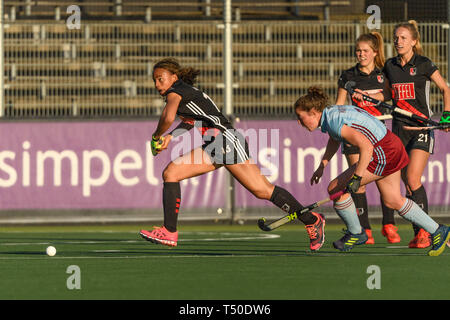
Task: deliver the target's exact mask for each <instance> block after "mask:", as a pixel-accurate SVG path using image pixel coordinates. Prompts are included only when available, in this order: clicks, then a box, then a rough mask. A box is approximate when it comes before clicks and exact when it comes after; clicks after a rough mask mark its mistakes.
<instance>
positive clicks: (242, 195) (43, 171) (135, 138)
mask: <svg viewBox="0 0 450 320" xmlns="http://www.w3.org/2000/svg"><path fill="white" fill-rule="evenodd" d="M156 124H157V122H156V121H128V122H127V121H104V122H101V121H98V122H94V121H88V122H70V121H69V122H3V123H2V125H1V126H0V195H1V196H0V209H61V208H66V209H83V208H86V209H100V208H105V209H108V208H111V209H112V208H114V209H127V208H136V209H139V208H160V207H161V200H162V178H161V177H162V172H163V170H164V168H165V166H166V165H167V164H168V163H169V161H170V160H172V159H175V158H176V157H177V156H178V155H181V154H183V153H186V152H188V151H189V150H191V149H192V148H193V147H196V146H198V145H200V144H201V137H200V134H199V133H198V131H197V130H195V129H194V130H192V131H190V134H185V135H183V136H180V137H177V138H174V139H173V140H172V142H171V145H170V147H169V149H168V150H166V151H164V152H162V153H161V154H160V155H158V156H157V157H153V156H152V154H151V150H150V145H149V142H148V140H149V138H150V136H151V133H152V132H153V131H154V129H155V126H156ZM236 128H238V129H240V130H241V131H242V132H243V133H244V135H245V136H246V137H247V140H248V141H249V144H250V149H251V154H252V157H253V159H254V161H255V162H256V163H257V164H258V166H259V167H260V168H261V171H262V173H263V174H264V175H266V176H267V178H268V179H269V180H270V181H271V182H272V183H274V184H277V185H280V186H283V187H285V188H286V189H288V190H289V191H291V192H292V193H293V194H294V195H295V196H296V197H297V198H298V199H299V201H300V202H302V203H305V204H306V203H312V202H315V201H317V200H320V199H322V198H324V197H326V187H327V184H328V182H329V181H330V179H332V178H333V177H335V176H336V175H337V174H339V173H340V172H342V170H344V169H345V168H346V163H345V161H344V158H343V156H342V154H341V153H340V152H339V153H338V154H337V156H335V158H334V159H333V161H332V162H331V163H330V165H329V167H328V168H327V169H326V171H325V173H324V177H323V181H322V182H321V183H320V184H318V185H314V186H311V185H310V184H309V180H310V178H311V175H312V173H313V171H314V169H315V167H316V166H317V164H318V162H319V161H320V158H321V156H322V154H323V152H324V149H325V145H326V141H327V136H326V135H325V134H323V133H321V132H320V131H316V132H314V133H312V134H310V133H309V132H307V131H306V130H304V129H303V128H301V127H300V126H299V125H298V124H297V122H296V121H294V120H273V121H269V120H264V121H263V120H261V121H251V120H248V121H240V122H238V123H236ZM448 135H449V134H445V133H443V132H436V146H435V154H434V155H432V157H431V158H430V161H429V163H428V166H427V168H426V169H425V173H424V177H423V182H424V185H425V188H426V189H427V192H428V196H429V202H430V205H442V206H448V205H450V143H448V137H449V136H448ZM225 174H228V173H227V171H226V170H225V169H224V168H221V169H219V170H217V171H215V172H211V173H208V174H205V175H203V176H201V177H196V178H192V179H189V180H186V181H183V182H182V183H181V188H182V205H183V207H185V208H220V207H223V206H224V203H225V183H226V182H225ZM235 185H236V189H235V192H236V206H237V207H244V208H245V207H264V206H270V205H271V204H270V203H268V201H261V200H258V199H256V198H255V197H253V195H251V194H250V193H249V192H248V191H247V190H245V189H244V188H243V187H242V186H240V185H239V184H238V183H237V182H236V184H235ZM368 190H369V191H368V200H369V204H370V205H377V204H379V195H378V192H377V191H376V189H375V187H374V186H369V189H368Z"/></svg>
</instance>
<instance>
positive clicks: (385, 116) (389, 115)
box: [375, 114, 394, 120]
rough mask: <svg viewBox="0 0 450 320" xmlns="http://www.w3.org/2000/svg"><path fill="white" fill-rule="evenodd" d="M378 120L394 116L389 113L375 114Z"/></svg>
mask: <svg viewBox="0 0 450 320" xmlns="http://www.w3.org/2000/svg"><path fill="white" fill-rule="evenodd" d="M375 118H377V119H378V120H389V119H392V118H394V117H393V116H392V115H391V114H382V115H381V116H375Z"/></svg>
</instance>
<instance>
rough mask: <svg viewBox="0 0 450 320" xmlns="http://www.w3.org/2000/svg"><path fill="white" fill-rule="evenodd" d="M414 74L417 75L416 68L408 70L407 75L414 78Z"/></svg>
mask: <svg viewBox="0 0 450 320" xmlns="http://www.w3.org/2000/svg"><path fill="white" fill-rule="evenodd" d="M416 73H417V68H416V67H412V68H409V74H410V75H412V76H415V75H416Z"/></svg>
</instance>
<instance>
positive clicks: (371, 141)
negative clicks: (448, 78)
mask: <svg viewBox="0 0 450 320" xmlns="http://www.w3.org/2000/svg"><path fill="white" fill-rule="evenodd" d="M327 104H328V97H327V96H326V94H325V93H324V92H323V91H322V89H320V88H317V87H310V88H309V89H308V93H307V94H306V95H304V96H302V97H300V98H299V99H298V100H297V101H296V103H295V105H294V106H295V113H296V115H297V118H298V122H299V124H301V125H302V126H303V127H305V128H306V129H308V130H309V131H313V130H315V129H317V128H319V127H320V129H321V131H322V132H324V133H328V135H329V140H328V143H327V147H326V149H325V154H324V156H323V158H322V161H321V164H320V166H319V168H318V169H317V170H316V171H315V172H314V174H313V176H312V178H311V184H314V183H318V182H319V180H320V178H321V177H322V174H323V170H324V168H325V167H326V165H327V164H328V163H329V161H330V160H331V158H332V157H333V156H334V154H335V153H336V152H337V150H338V148H339V145H340V143H341V142H343V141H345V142H347V143H350V144H351V145H354V146H357V147H358V149H359V160H358V162H357V163H355V164H354V165H352V166H351V167H349V168H348V169H347V170H346V171H344V172H343V173H342V174H340V175H339V176H338V177H337V178H336V179H334V180H333V181H331V182H330V184H329V186H328V192H329V193H330V194H333V193H335V192H336V191H338V190H343V189H346V190H347V191H349V192H351V193H354V192H356V191H357V190H358V189H359V188H360V186H361V185H366V184H368V183H371V182H374V181H375V183H376V185H377V188H378V190H379V192H380V194H381V197H382V200H383V201H384V203H385V205H386V206H388V207H389V208H391V209H394V210H397V211H398V212H399V214H400V216H401V217H403V218H405V219H406V220H408V221H410V222H412V223H415V224H416V225H418V226H420V227H421V228H423V229H425V230H426V231H427V232H429V233H430V234H431V235H432V237H433V246H432V248H431V250H430V251H428V255H430V256H437V255H439V254H441V253H442V252H443V250H444V249H445V246H446V245H445V244H446V242H447V241H448V240H449V239H450V232H449V230H450V228H449V227H447V226H445V225H439V224H437V223H436V222H435V221H434V220H433V219H432V218H431V217H430V216H428V215H427V214H426V213H425V212H424V211H423V210H422V209H421V208H420V207H419V206H418V205H417V204H416V203H415V202H414V201H412V200H411V199H407V198H404V197H403V196H402V195H401V190H400V181H401V171H400V170H401V169H402V168H404V167H405V166H406V165H407V164H408V161H409V159H408V155H407V153H406V151H405V148H404V146H403V144H402V143H401V141H400V139H399V138H398V137H397V136H396V135H395V134H393V133H392V132H391V131H390V130H388V129H387V128H386V126H385V125H384V124H383V123H382V122H381V121H379V120H378V119H376V118H375V117H373V116H372V115H370V114H369V113H368V112H366V111H365V110H363V109H361V108H358V107H355V106H330V107H327ZM334 208H335V210H336V212H337V214H338V215H339V217H341V218H342V220H343V221H344V223H345V224H346V226H347V231H346V234H345V235H344V236H343V237H342V238H341V239H339V240H337V241H335V242H334V243H333V246H334V247H335V248H336V249H338V250H341V251H348V250H350V249H352V248H353V246H354V245H358V244H363V243H365V242H366V241H367V234H366V233H365V231H364V229H363V228H362V227H361V225H360V223H359V219H358V215H357V213H356V207H355V204H354V202H353V200H352V197H351V196H350V194H349V193H345V194H343V195H342V196H340V197H339V198H337V199H336V200H334Z"/></svg>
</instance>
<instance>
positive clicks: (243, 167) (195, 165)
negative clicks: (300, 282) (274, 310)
mask: <svg viewBox="0 0 450 320" xmlns="http://www.w3.org/2000/svg"><path fill="white" fill-rule="evenodd" d="M198 74H199V71H197V70H195V69H193V68H182V67H181V66H180V65H179V64H178V62H177V61H176V60H174V59H171V58H168V59H163V60H161V61H159V62H158V63H156V64H155V66H154V68H153V80H154V81H155V87H156V89H157V90H158V92H159V94H160V95H162V96H164V97H165V99H166V105H165V107H164V110H163V112H162V115H161V117H160V119H159V123H158V126H157V128H156V130H155V132H154V133H153V136H152V152H153V154H154V155H157V154H158V153H160V152H161V151H163V150H165V149H167V147H168V144H169V142H170V140H171V139H172V137H174V136H177V135H180V134H182V133H185V132H186V131H187V130H189V129H192V128H193V127H194V126H195V127H198V128H199V130H200V131H201V134H202V136H203V141H204V144H203V146H202V147H199V148H197V149H194V150H192V151H191V152H189V153H187V154H184V155H183V156H181V157H179V158H177V159H173V161H171V162H170V163H169V164H168V165H167V167H166V168H165V169H164V172H163V180H164V187H163V207H164V225H163V226H162V227H160V228H155V229H154V230H153V231H147V230H141V232H140V234H141V236H142V237H144V238H145V239H146V240H149V241H151V242H153V243H159V244H164V245H168V246H176V245H177V241H178V231H177V222H178V212H179V209H180V203H181V192H180V181H182V180H184V179H188V178H191V177H195V176H199V175H202V174H205V173H208V172H211V171H214V170H216V169H218V168H220V167H225V168H226V169H227V170H228V171H229V172H230V173H231V174H232V175H233V176H234V177H235V178H236V179H237V180H238V181H239V182H240V183H241V184H242V185H243V186H244V187H245V188H246V189H247V190H249V191H250V192H251V193H252V194H253V195H255V196H256V197H257V198H259V199H265V200H269V201H271V202H272V203H273V204H275V205H276V206H278V207H279V208H281V209H282V210H284V211H286V212H287V213H294V212H299V211H300V210H301V209H302V208H303V206H302V205H301V204H300V203H299V202H298V201H297V200H296V199H295V198H294V197H293V196H292V195H291V194H290V193H289V192H288V191H287V190H285V189H283V188H281V187H279V186H274V185H272V184H271V183H270V182H269V181H268V180H267V178H266V177H265V176H263V175H262V174H261V172H260V169H259V167H258V166H257V165H256V164H255V163H253V162H252V160H251V159H250V155H249V148H248V146H247V142H246V141H245V138H244V137H243V136H242V135H241V134H240V133H239V132H238V131H236V130H234V128H233V126H232V125H231V123H230V121H229V120H228V119H227V118H226V117H225V116H224V115H223V114H222V113H221V112H220V110H219V109H218V108H217V106H216V105H215V104H214V102H213V101H212V100H211V98H210V97H209V96H208V95H206V94H205V93H204V92H202V91H200V90H199V89H197V88H195V87H193V84H194V82H195V79H196V77H197V75H198ZM177 115H178V116H179V117H180V118H181V120H182V122H181V123H180V125H179V126H178V127H177V128H176V129H175V130H174V131H172V132H171V133H169V134H168V135H166V136H163V134H164V133H165V132H166V131H167V130H168V129H169V128H170V126H171V125H172V123H173V121H174V120H175V117H176V116H177ZM298 218H299V219H300V220H301V221H302V222H303V223H304V224H305V226H306V230H307V232H308V235H309V238H310V248H311V250H313V251H316V250H319V249H320V247H321V246H322V244H323V241H324V234H323V231H324V226H325V219H324V218H323V216H322V215H320V214H317V213H314V212H308V213H306V214H302V215H299V217H298Z"/></svg>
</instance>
